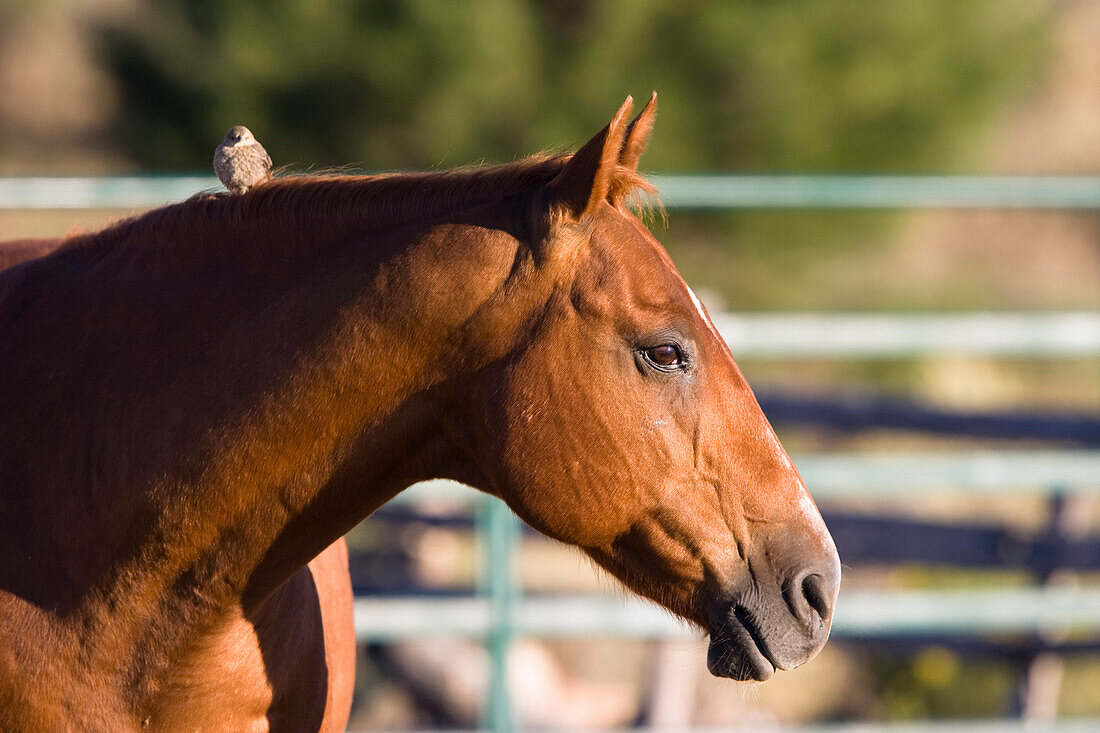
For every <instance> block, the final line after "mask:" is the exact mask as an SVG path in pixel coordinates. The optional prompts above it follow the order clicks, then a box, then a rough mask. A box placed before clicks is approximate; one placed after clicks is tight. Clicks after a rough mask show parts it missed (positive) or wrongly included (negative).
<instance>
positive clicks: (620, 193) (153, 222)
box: [66, 154, 656, 253]
mask: <svg viewBox="0 0 1100 733" xmlns="http://www.w3.org/2000/svg"><path fill="white" fill-rule="evenodd" d="M570 157H571V156H570V155H547V154H541V155H535V156H531V157H529V158H525V159H524V160H520V161H517V162H514V163H508V164H503V165H493V166H467V167H462V168H455V169H451V170H446V171H433V172H414V173H388V174H380V175H347V174H340V173H327V172H322V173H313V174H308V175H289V176H280V177H276V178H273V179H271V180H270V181H268V182H265V183H262V184H260V185H258V186H256V187H255V188H253V189H252V190H250V191H248V192H247V193H244V194H241V195H230V194H226V193H209V192H207V193H200V194H197V195H195V196H193V197H191V198H190V199H187V200H186V201H183V202H180V203H177V204H171V205H169V206H165V207H162V208H159V209H154V210H152V211H149V212H146V213H144V214H140V215H138V216H135V217H132V218H129V219H125V220H123V221H120V222H117V223H115V224H113V225H111V226H109V227H107V228H105V229H103V230H100V231H97V232H91V233H81V234H75V235H72V236H70V237H69V238H68V240H67V242H66V248H67V249H73V248H79V249H82V250H85V251H87V252H104V253H106V252H117V251H118V249H119V248H120V247H128V246H131V245H132V244H136V243H138V242H157V243H159V244H160V245H162V246H163V245H169V246H173V247H176V246H178V247H202V246H204V245H205V246H219V245H221V244H224V243H225V240H226V238H227V237H232V238H238V237H240V236H241V235H242V234H243V233H244V232H246V231H254V232H260V231H266V232H270V233H272V234H274V235H276V236H275V237H274V240H278V239H284V240H285V239H288V238H289V239H294V240H295V241H298V242H300V241H302V240H303V237H294V236H293V234H295V233H298V234H305V235H308V236H307V237H305V239H308V240H310V241H314V242H320V241H326V242H331V241H332V238H333V237H334V236H336V237H339V236H340V235H348V236H356V235H366V234H370V233H372V232H378V231H384V230H386V229H391V228H395V227H400V226H405V225H409V224H414V223H417V222H427V221H431V220H433V219H437V218H439V217H444V216H447V215H449V214H456V213H460V212H462V211H465V210H469V209H472V208H474V207H477V206H483V205H487V204H492V203H494V202H497V201H502V200H505V199H508V198H512V197H516V196H523V195H530V194H531V193H533V192H534V191H535V190H537V189H538V188H540V187H542V186H544V185H545V184H547V183H549V182H550V181H551V180H552V179H553V178H554V177H555V176H556V175H557V174H558V173H560V172H561V170H562V168H563V167H564V166H565V164H566V163H567V162H568V161H569V159H570ZM636 190H640V191H643V192H645V193H646V194H648V195H649V198H650V200H651V201H655V200H656V198H655V189H654V188H653V186H652V184H650V183H649V182H648V181H646V180H645V179H644V178H643V177H642V176H640V175H639V174H638V173H637V172H635V171H633V170H630V169H627V168H620V169H619V170H617V171H616V176H615V180H614V184H613V187H612V190H611V192H610V196H609V198H610V199H611V202H612V203H615V204H618V203H620V202H621V201H622V200H623V199H625V198H627V196H628V195H629V194H630V193H631V192H633V191H636Z"/></svg>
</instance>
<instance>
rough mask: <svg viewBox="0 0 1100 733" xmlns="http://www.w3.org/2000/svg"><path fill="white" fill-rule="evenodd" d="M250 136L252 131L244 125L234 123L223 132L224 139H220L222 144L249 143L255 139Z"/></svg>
mask: <svg viewBox="0 0 1100 733" xmlns="http://www.w3.org/2000/svg"><path fill="white" fill-rule="evenodd" d="M255 139H256V138H254V137H253V136H252V131H251V130H249V129H248V128H247V127H245V126H244V125H235V126H234V127H230V128H229V132H227V133H225V139H224V140H223V141H222V144H224V145H239V144H241V143H250V142H252V141H253V140H255Z"/></svg>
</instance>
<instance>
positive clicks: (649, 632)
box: [355, 588, 1100, 642]
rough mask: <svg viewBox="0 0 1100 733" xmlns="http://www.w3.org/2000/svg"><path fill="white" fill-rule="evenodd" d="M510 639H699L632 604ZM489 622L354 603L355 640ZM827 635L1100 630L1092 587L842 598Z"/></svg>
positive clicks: (559, 604) (470, 613)
mask: <svg viewBox="0 0 1100 733" xmlns="http://www.w3.org/2000/svg"><path fill="white" fill-rule="evenodd" d="M509 612H510V614H511V619H510V624H511V626H512V629H513V631H514V632H515V633H516V634H521V635H529V636H537V637H577V636H581V637H583V636H610V637H618V638H643V639H693V638H694V639H702V632H701V631H699V630H697V629H694V628H692V627H690V626H689V625H688V624H687V623H685V622H683V621H681V620H679V619H676V618H673V617H672V615H671V614H669V612H668V611H665V610H663V609H661V608H658V607H657V606H655V605H653V604H651V603H648V602H646V601H641V600H638V599H636V598H633V597H631V598H617V597H603V596H599V597H587V596H581V597H577V596H574V597H569V596H552V597H526V598H523V599H521V600H517V601H515V603H514V605H513V606H512V607H511V609H510V611H509ZM496 623H497V618H496V614H495V613H494V608H493V603H492V599H489V598H444V599H435V598H420V597H416V598H407V599H402V598H393V597H387V598H369V597H367V598H364V597H360V598H357V599H356V601H355V630H356V636H357V637H358V638H359V640H360V641H361V642H377V641H396V640H399V639H410V638H416V637H424V636H432V635H438V636H467V637H484V636H486V635H488V634H489V632H490V631H491V630H492V629H493V628H494V627H495V625H496ZM832 633H833V635H835V636H839V637H853V638H873V637H877V636H896V635H899V634H904V635H911V636H935V635H939V634H975V633H980V634H1035V633H1046V634H1090V635H1095V634H1098V633H1100V589H1075V588H1071V589H1067V588H1015V589H997V590H974V589H965V590H916V591H894V592H888V591H859V590H853V591H844V592H842V593H841V595H840V598H839V599H838V601H837V608H836V613H835V616H834V618H833V631H832Z"/></svg>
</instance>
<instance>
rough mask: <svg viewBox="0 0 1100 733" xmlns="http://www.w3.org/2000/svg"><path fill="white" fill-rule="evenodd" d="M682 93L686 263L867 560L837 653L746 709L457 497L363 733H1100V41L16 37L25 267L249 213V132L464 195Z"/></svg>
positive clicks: (433, 9) (372, 530)
mask: <svg viewBox="0 0 1100 733" xmlns="http://www.w3.org/2000/svg"><path fill="white" fill-rule="evenodd" d="M653 89H656V90H657V91H658V93H659V114H658V122H657V127H656V131H655V134H654V137H653V141H652V144H651V146H650V148H649V150H648V152H647V154H646V156H645V157H644V158H643V160H642V166H641V167H642V170H643V171H644V172H646V173H647V174H650V175H651V176H652V177H653V178H654V180H655V181H656V182H657V184H658V186H659V188H660V189H661V190H662V192H663V195H664V200H665V203H666V205H667V206H668V210H669V216H668V221H667V224H666V223H662V222H661V221H659V220H658V221H655V222H652V228H653V231H654V233H655V234H656V235H657V237H658V238H659V239H660V240H661V241H662V242H664V243H665V245H666V246H667V248H668V250H669V251H670V253H671V254H672V257H673V259H674V260H675V262H676V263H677V265H678V266H679V268H680V270H681V272H682V273H683V275H684V277H685V279H686V280H687V281H688V282H689V283H691V284H692V285H693V286H694V287H695V289H696V290H697V291H698V292H699V293H700V295H701V297H702V298H703V300H704V301H706V302H707V304H708V306H709V308H710V310H711V312H712V313H714V314H715V320H716V321H717V322H718V324H719V326H720V328H721V329H722V331H723V333H724V335H725V336H726V337H727V339H728V340H729V341H730V343H731V346H732V348H733V351H734V355H735V356H736V357H737V358H738V361H739V363H740V365H741V367H742V369H743V370H744V372H745V373H746V375H747V377H748V379H749V381H750V383H752V384H753V386H754V388H755V389H756V391H757V394H758V396H759V397H760V399H761V403H762V405H763V407H764V409H765V412H767V413H768V415H769V417H770V418H771V419H772V421H773V422H774V423H775V425H776V428H777V430H778V431H779V434H780V437H781V438H782V439H783V442H784V444H785V446H786V447H787V448H788V450H789V451H790V452H791V453H792V455H793V457H794V460H795V463H796V465H798V466H799V467H800V469H801V470H802V471H803V474H804V476H805V478H806V481H807V484H808V485H809V487H810V490H811V492H812V493H813V494H814V495H815V497H816V498H817V499H818V503H819V505H820V506H821V508H822V511H823V514H824V515H825V517H826V521H827V522H828V523H829V525H830V527H831V529H832V531H833V533H834V536H835V537H836V540H837V544H838V546H839V548H840V553H841V557H842V559H843V560H844V561H845V572H846V576H845V580H844V586H843V589H842V592H841V597H840V601H839V606H838V611H837V621H836V626H835V630H834V638H833V641H831V642H830V644H829V645H828V647H827V648H826V649H825V651H824V652H823V653H822V654H821V655H820V656H819V657H818V658H816V659H814V660H813V661H811V662H810V663H808V664H807V665H806V666H805V667H803V668H801V669H799V670H796V671H793V672H785V673H780V674H778V675H777V676H776V677H775V678H774V679H773V680H772V681H770V682H768V683H766V684H763V685H751V686H750V685H744V684H736V683H731V682H729V681H725V680H716V679H713V678H711V677H710V676H709V675H708V674H707V672H706V668H705V656H706V655H705V650H706V641H705V639H703V638H701V637H699V636H697V635H695V634H693V633H692V632H691V630H689V629H686V628H685V627H683V626H682V625H680V624H678V623H677V622H675V621H673V620H672V619H670V618H668V617H667V616H666V615H664V614H661V613H659V612H656V611H654V610H653V609H652V608H651V607H648V606H645V605H644V604H639V603H635V602H633V601H630V600H628V599H626V598H625V596H624V594H623V593H622V592H620V591H618V590H617V589H616V587H615V584H614V582H613V581H611V580H609V579H607V578H601V577H599V576H598V574H597V573H596V572H595V571H594V570H593V569H592V568H591V567H590V565H589V564H588V562H587V561H585V560H583V559H582V558H581V556H580V554H579V553H577V552H575V551H573V550H571V549H569V548H563V547H561V546H558V545H555V544H553V543H550V542H549V541H547V540H544V539H542V538H540V537H538V536H536V535H534V534H533V533H531V532H530V531H528V530H525V529H523V528H521V527H518V526H517V525H516V523H515V521H514V519H512V518H511V517H510V515H509V514H508V513H507V511H506V510H502V508H501V507H500V506H499V505H496V504H490V503H488V502H487V501H486V500H484V499H481V498H479V497H477V496H476V495H474V494H473V492H471V491H469V490H465V491H464V490H462V489H460V488H458V487H453V486H438V485H429V486H421V487H418V490H417V491H415V492H411V493H409V494H408V496H406V497H404V501H402V502H400V503H397V504H395V505H394V506H392V507H387V508H385V509H383V510H382V511H381V512H379V514H378V515H376V516H375V517H372V518H371V519H369V520H367V521H366V522H364V524H363V525H361V526H360V527H359V528H358V529H357V530H355V532H353V534H352V535H350V536H349V540H350V542H351V544H352V547H353V551H354V553H355V555H354V557H353V579H354V583H355V586H356V591H357V594H358V596H359V599H360V601H359V604H360V605H359V607H358V626H359V630H360V635H361V638H362V640H363V644H362V647H361V650H360V660H359V680H358V695H357V698H356V703H355V709H354V711H353V715H352V722H351V729H352V730H407V729H424V728H475V727H493V728H496V729H500V730H504V729H508V728H509V727H524V728H533V729H540V728H541V729H592V728H631V727H651V728H660V729H665V730H669V729H688V728H731V727H740V728H741V729H748V730H759V729H762V728H765V727H769V726H793V727H803V728H805V727H813V726H820V725H837V726H840V727H841V728H843V727H844V726H846V725H849V724H857V723H867V724H874V725H876V726H883V727H884V729H885V730H894V729H897V730H901V729H902V728H900V727H899V726H903V725H910V724H912V725H915V726H920V727H916V728H910V727H905V728H904V730H924V729H925V728H924V727H923V726H926V725H934V726H935V725H938V726H941V727H942V726H945V725H947V726H951V727H952V728H960V727H964V726H968V725H970V726H975V725H978V724H979V723H980V725H982V726H984V727H982V728H981V730H1001V729H1004V730H1015V729H1016V728H1017V727H1020V726H1023V725H1024V724H1025V723H1027V724H1028V725H1031V726H1032V727H1034V726H1037V725H1046V726H1048V727H1049V728H1050V729H1052V730H1054V729H1060V730H1100V722H1097V721H1100V503H1098V502H1097V501H1096V499H1095V497H1096V492H1097V489H1098V488H1100V459H1098V457H1097V455H1098V454H1097V453H1094V452H1093V451H1095V450H1096V449H1097V448H1100V362H1098V356H1100V316H1098V310H1100V180H1098V179H1097V178H1094V177H1093V176H1095V175H1096V174H1098V173H1100V2H1095V1H1093V0H966V1H965V2H959V1H958V0H912V1H910V2H888V3H883V2H869V1H864V0H843V1H842V0H817V1H804V0H788V1H787V2H783V3H776V2H764V1H760V0H735V1H734V0H731V1H728V2H703V1H699V2H679V3H668V2H658V1H657V0H630V1H629V2H628V1H627V0H618V1H607V2H583V1H581V0H541V1H535V0H529V1H526V2H523V1H520V0H483V1H477V2H467V3H447V2H430V1H428V0H419V1H409V2H399V1H398V0H383V1H378V2H355V1H353V0H274V1H270V0H264V1H262V2H261V1H260V0H239V1H237V2H216V1H215V0H161V1H160V2H153V0H85V1H84V2H78V1H77V0H0V239H15V238H19V237H30V236H58V235H63V234H65V233H67V232H70V231H77V230H82V229H89V228H95V227H98V226H101V225H103V224H105V223H107V222H110V221H113V220H115V219H118V218H120V217H122V216H126V215H130V214H132V213H134V212H135V211H139V210H140V209H141V208H142V207H144V206H148V205H150V203H151V202H154V201H157V200H158V199H157V197H158V196H163V197H164V198H165V199H171V198H180V197H182V196H186V195H188V194H189V193H192V192H194V191H197V190H199V189H200V188H203V187H208V186H213V185H216V181H213V180H206V178H205V177H206V176H209V175H210V164H211V163H210V161H211V156H212V153H213V149H214V147H215V146H216V145H217V144H218V143H219V142H220V140H221V138H222V136H223V134H224V133H225V130H226V129H227V128H228V127H230V126H231V125H234V124H245V125H248V126H249V127H250V128H251V129H252V131H253V132H254V133H255V134H256V136H257V137H258V138H259V139H260V140H261V141H262V142H263V143H264V145H265V146H266V147H267V149H268V151H269V152H270V154H271V156H272V158H273V159H274V161H275V163H276V165H277V166H286V167H287V168H289V169H290V170H295V171H308V170H310V169H315V168H325V167H330V166H348V167H351V168H354V169H362V170H369V171H375V170H395V169H410V168H439V167H448V166H453V165H460V164H468V163H477V162H483V161H484V162H503V161H509V160H514V159H517V158H520V157H523V156H525V155H527V154H530V153H533V152H536V151H540V150H551V151H562V150H569V149H572V148H574V147H576V146H577V145H579V144H581V143H583V142H584V141H585V140H586V139H587V138H588V137H590V136H591V135H592V134H593V133H594V132H595V131H596V130H598V129H599V128H600V127H602V126H603V125H604V124H606V122H607V120H608V119H609V118H610V116H611V115H612V114H613V113H614V111H615V109H616V108H617V107H618V106H619V104H620V103H621V102H622V99H623V98H624V97H625V95H626V94H628V93H630V94H633V95H634V97H635V98H636V99H645V98H646V97H647V96H648V94H649V92H650V91H651V90H653ZM177 175H192V176H194V175H198V176H202V177H204V178H197V179H196V178H186V179H179V178H175V177H174V176H177ZM118 176H141V177H142V178H140V179H139V180H138V181H137V183H136V187H135V186H134V185H131V187H130V188H129V189H127V190H129V191H130V192H131V194H130V195H129V198H127V196H122V197H119V196H117V195H113V194H111V192H117V190H118V186H119V181H118V179H117V178H116V177H118ZM837 176H844V177H839V178H838V177H837ZM863 176H871V178H865V177H863ZM60 177H64V178H60ZM41 178H46V179H48V180H40V179H41ZM131 184H133V182H131ZM73 186H76V188H73ZM173 187H174V188H173ZM77 190H79V191H80V192H82V193H81V195H80V196H79V197H74V196H73V195H70V194H67V193H66V192H70V193H71V192H72V191H77ZM35 191H37V192H39V194H41V195H39V194H34V192H35ZM169 191H182V193H179V194H178V195H175V194H171V193H167V192H169ZM28 192H31V194H34V195H31V194H28ZM109 194H110V195H109ZM1094 726H1095V727H1094ZM977 729H978V728H976V727H975V728H974V730H977ZM1029 729H1030V728H1029ZM861 730H862V729H861Z"/></svg>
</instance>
